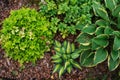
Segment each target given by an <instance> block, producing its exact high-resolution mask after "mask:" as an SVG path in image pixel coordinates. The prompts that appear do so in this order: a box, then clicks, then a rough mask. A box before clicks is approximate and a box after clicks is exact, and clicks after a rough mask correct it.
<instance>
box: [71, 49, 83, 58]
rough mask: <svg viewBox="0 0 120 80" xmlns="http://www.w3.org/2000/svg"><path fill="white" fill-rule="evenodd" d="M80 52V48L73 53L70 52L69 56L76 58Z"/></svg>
mask: <svg viewBox="0 0 120 80" xmlns="http://www.w3.org/2000/svg"><path fill="white" fill-rule="evenodd" d="M80 52H81V49H79V50H76V51H75V52H73V53H72V54H71V57H72V58H73V59H76V58H78V57H79V56H80Z"/></svg>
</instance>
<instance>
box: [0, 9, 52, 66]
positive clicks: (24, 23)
mask: <svg viewBox="0 0 120 80" xmlns="http://www.w3.org/2000/svg"><path fill="white" fill-rule="evenodd" d="M49 24H50V23H49V21H48V20H47V19H46V17H44V16H42V15H41V14H39V13H38V12H37V11H36V10H35V9H29V8H22V9H20V10H15V11H11V13H10V16H9V17H8V18H6V19H5V20H4V21H3V29H2V30H1V31H0V33H1V41H2V43H1V44H2V48H3V49H5V52H6V56H8V57H9V58H12V59H14V60H18V62H20V63H21V64H23V63H25V62H33V63H35V61H36V60H37V59H39V58H42V57H43V55H44V52H45V51H47V50H49V47H50V45H51V43H52V38H53V36H54V35H53V34H52V31H51V30H50V26H49Z"/></svg>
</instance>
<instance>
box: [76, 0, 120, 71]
mask: <svg viewBox="0 0 120 80" xmlns="http://www.w3.org/2000/svg"><path fill="white" fill-rule="evenodd" d="M100 1H101V0H98V1H95V0H94V1H93V10H94V13H95V16H96V18H94V20H96V22H95V24H91V25H89V24H87V25H78V26H77V28H78V29H80V30H81V33H80V35H79V36H78V38H77V39H76V41H77V42H79V43H80V49H81V50H82V53H81V57H80V62H81V65H83V66H86V67H91V66H95V65H97V64H99V63H102V62H103V61H105V60H106V59H108V67H109V70H111V71H113V70H115V69H116V68H117V67H118V66H119V62H120V14H119V13H120V6H119V5H118V3H117V0H116V1H115V0H102V3H101V2H100ZM103 1H104V2H103ZM108 13H109V14H108Z"/></svg>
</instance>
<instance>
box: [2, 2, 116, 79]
mask: <svg viewBox="0 0 120 80" xmlns="http://www.w3.org/2000/svg"><path fill="white" fill-rule="evenodd" d="M27 1H29V0H0V28H1V25H2V24H1V22H2V21H3V20H4V19H5V18H6V17H8V16H9V13H10V11H11V10H14V9H19V8H21V7H22V6H25V5H26V6H30V7H32V8H36V9H38V7H36V5H35V4H33V2H32V4H31V3H27ZM30 1H32V0H30ZM78 33H79V32H78ZM76 36H77V35H69V36H68V37H67V38H66V39H62V38H61V35H59V33H58V34H56V36H55V39H56V40H58V41H60V42H63V41H64V40H68V41H70V42H74V39H75V38H76ZM77 45H78V44H77V43H76V46H77ZM4 54H5V53H4V50H2V49H1V47H0V80H1V79H3V80H59V77H58V74H57V73H54V74H52V71H53V68H54V64H53V63H52V61H51V56H52V55H53V54H55V52H54V50H53V49H52V48H51V51H50V52H48V53H45V56H44V58H43V59H41V60H38V61H37V62H36V64H35V65H34V64H32V63H26V64H25V66H22V67H20V65H19V63H18V62H17V61H14V60H11V59H9V58H6V57H4ZM112 73H116V72H112ZM112 73H111V72H109V71H108V68H107V63H106V62H104V63H102V64H99V65H98V66H96V67H94V68H83V69H82V70H78V69H73V70H72V72H71V74H68V73H66V74H64V76H62V77H61V78H60V80H87V78H89V80H95V79H96V78H97V80H102V78H103V77H104V76H105V75H106V76H107V78H106V79H105V80H113V79H112V75H111V74H112ZM90 78H91V79H90Z"/></svg>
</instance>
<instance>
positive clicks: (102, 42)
mask: <svg viewBox="0 0 120 80" xmlns="http://www.w3.org/2000/svg"><path fill="white" fill-rule="evenodd" d="M108 38H109V37H108V35H106V34H101V35H98V36H97V37H95V38H93V39H92V42H93V43H96V44H97V45H99V46H101V47H106V46H107V45H108V44H109V41H108Z"/></svg>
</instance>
